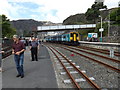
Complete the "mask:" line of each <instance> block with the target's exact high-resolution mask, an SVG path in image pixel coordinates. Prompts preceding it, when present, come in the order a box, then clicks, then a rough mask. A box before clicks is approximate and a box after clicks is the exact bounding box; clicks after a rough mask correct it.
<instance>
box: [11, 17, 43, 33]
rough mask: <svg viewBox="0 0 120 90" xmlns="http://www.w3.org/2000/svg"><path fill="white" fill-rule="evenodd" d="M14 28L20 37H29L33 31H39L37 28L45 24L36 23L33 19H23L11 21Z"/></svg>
mask: <svg viewBox="0 0 120 90" xmlns="http://www.w3.org/2000/svg"><path fill="white" fill-rule="evenodd" d="M11 24H12V26H13V27H14V28H15V29H16V30H17V34H19V35H28V34H30V33H31V32H32V31H34V30H37V26H42V25H43V24H44V22H42V21H35V20H33V19H22V20H13V21H11Z"/></svg>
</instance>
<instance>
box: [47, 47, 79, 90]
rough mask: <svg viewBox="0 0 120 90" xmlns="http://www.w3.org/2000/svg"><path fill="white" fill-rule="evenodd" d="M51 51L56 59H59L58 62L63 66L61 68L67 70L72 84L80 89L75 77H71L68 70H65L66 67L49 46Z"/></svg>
mask: <svg viewBox="0 0 120 90" xmlns="http://www.w3.org/2000/svg"><path fill="white" fill-rule="evenodd" d="M48 48H49V49H50V50H51V51H52V53H54V55H55V56H56V57H57V59H58V60H59V62H60V63H61V65H62V66H63V68H64V69H65V71H66V72H67V74H68V76H69V77H70V79H71V80H72V81H73V83H74V85H75V86H76V87H77V88H78V89H80V86H79V84H78V83H77V82H76V81H75V79H74V78H73V76H72V75H71V74H70V72H69V71H68V70H67V68H66V67H65V65H64V64H63V63H62V61H61V60H60V59H59V57H58V56H57V55H56V53H55V52H54V51H53V50H52V49H51V48H50V47H48Z"/></svg>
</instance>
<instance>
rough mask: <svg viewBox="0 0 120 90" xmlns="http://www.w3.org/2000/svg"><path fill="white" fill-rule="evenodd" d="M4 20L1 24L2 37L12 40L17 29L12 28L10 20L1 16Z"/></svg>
mask: <svg viewBox="0 0 120 90" xmlns="http://www.w3.org/2000/svg"><path fill="white" fill-rule="evenodd" d="M0 17H1V18H2V22H0V24H1V25H2V37H3V38H4V37H7V38H11V37H12V36H13V35H14V34H16V29H14V28H13V27H11V24H10V20H9V19H7V17H6V16H5V15H0Z"/></svg>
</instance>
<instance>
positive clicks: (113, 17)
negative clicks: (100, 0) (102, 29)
mask: <svg viewBox="0 0 120 90" xmlns="http://www.w3.org/2000/svg"><path fill="white" fill-rule="evenodd" d="M110 21H113V22H114V23H113V24H120V7H119V8H117V9H114V10H112V11H111V13H110Z"/></svg>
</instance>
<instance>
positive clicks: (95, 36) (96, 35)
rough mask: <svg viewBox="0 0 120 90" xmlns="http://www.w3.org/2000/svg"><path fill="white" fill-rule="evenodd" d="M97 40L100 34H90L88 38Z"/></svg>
mask: <svg viewBox="0 0 120 90" xmlns="http://www.w3.org/2000/svg"><path fill="white" fill-rule="evenodd" d="M92 37H94V38H97V37H98V34H97V33H88V38H92Z"/></svg>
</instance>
